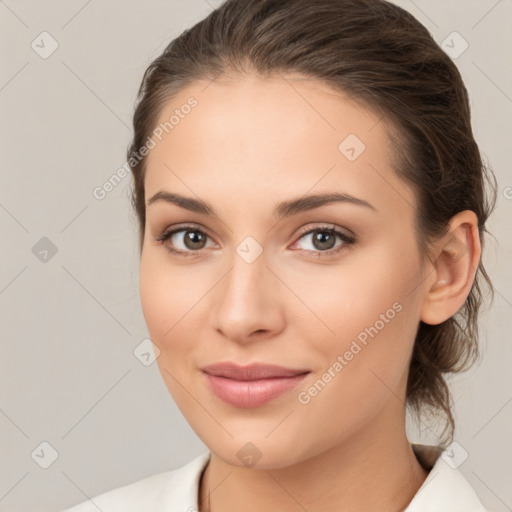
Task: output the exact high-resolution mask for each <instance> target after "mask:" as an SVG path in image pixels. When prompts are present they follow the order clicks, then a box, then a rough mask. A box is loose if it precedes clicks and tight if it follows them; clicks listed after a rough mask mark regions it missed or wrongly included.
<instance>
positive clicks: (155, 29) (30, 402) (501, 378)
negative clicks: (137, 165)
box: [0, 0, 512, 512]
mask: <svg viewBox="0 0 512 512" xmlns="http://www.w3.org/2000/svg"><path fill="white" fill-rule="evenodd" d="M218 3H219V2H213V1H212V0H209V1H208V2H207V1H206V0H165V1H157V0H152V1H151V2H142V1H138V2H135V1H126V0H125V1H121V0H116V1H113V0H110V1H108V2H107V1H100V0H92V1H91V0H89V1H85V0H73V1H71V0H67V1H63V0H62V1H56V0H52V1H49V0H46V1H44V2H43V1H35V0H33V1H28V0H25V1H24V0H5V1H3V0H0V37H1V46H0V48H1V49H0V52H1V69H0V108H1V120H2V122H1V136H0V151H1V155H2V160H1V167H2V171H1V182H0V230H1V242H0V243H1V265H0V311H1V323H0V326H1V327H0V328H1V332H0V343H1V344H2V345H1V358H0V379H1V380H0V450H1V454H0V455H1V457H0V461H1V462H0V509H2V510H11V511H20V512H21V511H36V510H37V511H39V512H45V511H56V510H60V509H62V508H64V507H67V506H70V505H71V504H73V503H77V502H80V501H83V500H85V499H86V498H87V497H91V496H94V495H96V494H98V493H100V492H103V491H105V490H107V489H111V488H114V487H117V486H120V485H123V484H126V483H129V482H132V481H135V480H137V479H140V478H143V477H145V476H148V475H150V474H154V473H157V472H160V471H165V470H169V469H173V468H176V467H179V466H181V465H183V464H184V463H185V462H187V461H189V460H190V459H191V458H193V457H195V456H196V455H198V454H200V453H201V452H203V451H205V450H206V447H205V446H204V445H203V444H202V442H201V441H200V440H198V439H197V437H196V436H195V434H194V433H193V431H192V430H191V428H190V427H189V426H188V424H187V423H186V421H185V420H184V418H183V417H182V416H181V413H180V412H179V410H178V409H177V407H176V406H175V404H174V402H173V400H172V398H171V397H170V395H169V394H168V392H167V389H166V388H165V386H164V384H163V381H162V379H161V377H160V374H159V372H158V369H157V367H156V363H154V364H153V365H150V366H145V365H144V364H142V363H141V362H140V361H139V360H138V359H137V358H136V357H135V356H134V353H133V351H134V349H135V348H136V347H137V346H138V345H139V344H140V343H141V342H142V340H143V339H144V338H146V337H147V336H148V334H147V331H146V326H145V323H144V319H143V316H142V312H141V307H140V302H139V297H138V253H137V233H136V224H135V217H134V215H133V214H132V212H131V209H130V204H129V200H128V193H129V187H130V179H131V178H130V177H127V178H125V179H124V180H123V181H122V182H121V183H120V184H119V185H118V186H117V187H116V188H115V189H114V190H113V191H111V192H110V193H109V194H107V197H105V199H103V200H98V199H96V198H95V197H94V196H93V193H92V192H93V190H94V188H95V187H98V186H101V185H102V184H103V183H104V182H105V181H106V180H108V178H109V177H110V176H111V175H112V174H113V173H115V172H116V170H117V169H119V167H121V166H122V165H123V164H124V163H125V149H126V146H127V144H128V142H129V139H130V135H131V132H130V126H131V115H132V112H133V105H134V101H135V94H136V91H137V88H138V86H139V83H140V79H141V77H142V73H143V71H144V70H145V69H146V67H147V65H148V64H149V62H150V60H151V59H153V58H154V57H156V56H157V55H158V54H159V52H160V51H161V50H163V48H164V47H165V46H166V45H167V43H168V42H169V41H170V40H171V39H172V38H173V37H175V36H177V35H178V34H179V33H180V32H181V31H182V30H184V29H185V28H187V27H189V26H191V25H193V24H194V23H195V22H197V21H199V20H200V19H201V18H203V17H204V16H205V15H206V14H207V13H208V12H209V11H210V10H211V9H212V8H213V7H215V6H216V5H218ZM397 3H398V4H399V5H401V6H403V7H404V8H406V9H408V10H409V11H410V12H411V13H412V14H413V15H414V16H416V17H417V18H418V19H419V20H420V21H421V22H422V23H423V24H425V25H426V27H427V28H428V29H429V31H430V32H431V33H432V34H433V36H434V38H435V39H436V41H437V42H438V43H440V44H441V43H442V41H443V40H445V38H446V37H447V36H448V35H449V34H451V33H452V32H453V31H457V32H458V33H459V34H460V35H461V36H462V37H463V38H464V39H465V40H466V41H467V42H468V43H469V47H468V49H467V50H466V51H465V52H464V53H462V54H461V55H460V56H458V57H457V58H455V59H454V60H455V62H456V64H457V66H458V67H459V69H460V71H461V73H462V75H463V77H464V80H465V82H466V85H467V87H468V89H469V92H470V96H471V106H472V112H473V126H474V131H475V136H476V139H477V141H478V142H479V145H480V147H481V150H482V152H483V154H484V156H485V158H486V160H487V161H488V163H489V164H490V165H491V166H492V167H493V169H494V171H495V173H496V175H497V178H498V182H499V195H498V205H497V209H496V211H495V213H494V215H493V216H492V219H491V222H490V224H489V229H490V230H491V231H492V233H493V234H494V236H495V237H496V239H497V241H494V240H492V239H490V240H489V241H488V243H487V248H486V251H487V252H486V254H485V256H484V262H485V263H486V265H487V268H488V271H489V272H490V275H491V277H492V278H493V280H494V283H495V286H496V290H497V291H496V300H495V302H494V304H493V306H492V307H491V308H490V310H489V311H487V312H484V314H483V316H482V317H481V329H482V348H483V356H484V357H483V362H482V363H481V364H480V365H479V366H476V367H475V368H474V369H473V370H471V371H470V372H469V373H466V374H464V375H462V376H460V377H457V378H455V379H454V380H453V391H454V397H455V401H456V419H457V422H458V427H457V430H456V435H455V440H456V441H457V442H458V443H459V444H460V445H461V446H462V447H463V448H464V449H465V450H466V451H467V452H468V454H469V457H468V459H467V460H466V461H465V462H464V463H463V464H462V465H461V466H460V469H461V471H462V472H463V473H464V475H465V476H466V477H467V478H468V480H469V481H470V483H471V484H472V485H473V486H474V487H475V489H476V490H477V492H478V493H479V495H480V496H481V498H482V501H483V502H484V503H485V504H486V505H487V506H488V507H490V508H492V509H493V510H496V511H505V510H512V488H511V486H510V481H511V476H512V470H511V467H512V441H511V439H512V436H511V435H510V432H511V422H512V403H511V402H512V386H511V376H510V375H511V372H510V362H511V359H512V358H511V355H512V344H511V343H510V337H509V332H510V327H511V326H512V323H511V318H512V286H511V284H512V279H511V271H510V262H511V255H512V233H511V224H510V218H511V213H512V173H511V168H510V159H509V151H508V150H509V149H510V140H511V134H512V126H511V125H512V123H511V112H512V99H511V98H512V76H511V66H510V51H511V47H512V45H511V43H512V36H511V32H510V30H509V27H510V22H511V19H512V1H510V0H501V1H496V0H479V1H476V0H474V1H462V0H459V1H446V0H443V1H441V0H437V1H431V0H430V1H426V0H416V1H414V2H413V1H411V0H403V1H400V2H397ZM43 31H47V32H48V33H49V34H51V37H52V38H53V39H54V40H56V41H57V43H58V48H57V49H56V50H55V52H54V53H53V54H51V55H50V56H49V57H47V58H42V56H41V55H40V53H37V52H36V51H35V50H34V49H33V48H32V47H31V44H32V42H33V41H35V43H34V44H38V45H39V47H37V46H36V48H38V51H39V52H43V51H48V50H49V49H50V48H51V46H50V45H51V40H50V39H49V38H48V36H40V34H41V32H43ZM41 37H45V38H46V39H45V40H44V43H41ZM459 42H460V41H459ZM43 44H44V48H42V47H43ZM457 44H459V43H456V45H455V48H456V49H457ZM507 220H508V222H506V221H507ZM43 237H46V238H47V239H49V241H51V244H52V245H50V242H49V241H48V240H46V239H44V240H42V241H41V239H42V238H43ZM34 247H35V248H34ZM52 247H54V248H55V249H56V250H57V252H56V253H55V254H53V253H52ZM55 249H54V250H55ZM44 250H48V253H45V252H44ZM41 258H43V261H42V260H41ZM45 258H46V260H44V259H45ZM411 437H412V438H415V439H416V440H419V441H425V442H429V439H428V436H427V432H416V431H413V432H412V433H411ZM44 441H46V442H47V443H49V444H50V445H51V446H52V447H53V449H54V450H55V451H56V452H57V454H58V458H57V459H56V460H55V462H53V464H51V465H50V466H49V467H48V468H47V469H43V468H42V467H41V464H43V465H44V464H45V463H48V462H50V458H49V457H51V453H52V452H51V449H49V448H48V447H45V445H43V447H41V446H40V444H41V443H42V442H44ZM41 450H42V451H41ZM31 454H32V455H31ZM38 454H39V455H38Z"/></svg>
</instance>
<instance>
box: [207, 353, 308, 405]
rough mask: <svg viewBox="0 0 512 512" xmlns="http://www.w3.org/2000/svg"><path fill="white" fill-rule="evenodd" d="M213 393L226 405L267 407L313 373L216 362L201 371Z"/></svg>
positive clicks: (260, 365)
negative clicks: (266, 405) (267, 404)
mask: <svg viewBox="0 0 512 512" xmlns="http://www.w3.org/2000/svg"><path fill="white" fill-rule="evenodd" d="M201 370H202V371H203V374H204V375H205V377H206V380H207V382H208V385H209V388H210V390H211V391H212V392H213V394H215V395H216V396H217V397H218V398H219V399H221V400H222V401H223V402H225V403H227V404H229V405H232V406H234V407H240V408H253V407H259V406H261V405H264V404H266V403H268V402H270V401H271V400H274V399H275V398H277V397H278V396H280V395H282V394H283V393H286V392H287V391H290V390H291V389H293V388H295V387H296V386H298V385H299V383H300V382H301V381H302V380H303V379H304V378H305V377H306V375H308V374H309V373H310V371H309V370H305V369H292V368H284V367H282V366H276V365H270V364H261V363H253V364H251V365H248V366H239V365H236V364H234V363H230V362H227V363H217V364H213V365H209V366H206V367H204V368H202V369H201Z"/></svg>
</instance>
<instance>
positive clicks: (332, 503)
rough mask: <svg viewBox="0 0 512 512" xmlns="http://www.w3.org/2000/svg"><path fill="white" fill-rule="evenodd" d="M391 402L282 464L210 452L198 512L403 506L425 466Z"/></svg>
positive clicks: (347, 511) (396, 509) (386, 510)
mask: <svg viewBox="0 0 512 512" xmlns="http://www.w3.org/2000/svg"><path fill="white" fill-rule="evenodd" d="M392 405H394V410H391V409H392V408H393V407H386V408H384V410H383V411H382V412H381V414H380V415H379V417H377V418H375V420H374V421H372V422H371V424H370V425H369V426H367V427H366V428H365V429H360V430H358V431H357V432H356V433H355V434H353V435H351V436H349V438H348V439H344V440H343V441H342V442H340V443H338V444H336V445H334V446H331V447H330V448H329V450H327V451H324V452H322V453H319V454H317V455H315V456H313V457H310V458H307V459H306V460H301V461H300V462H298V463H295V464H293V465H291V466H287V467H284V468H278V469H268V470H267V469H257V468H256V467H254V468H251V469H249V468H241V467H236V466H232V465H230V464H227V463H225V462H224V461H223V460H222V459H221V458H220V457H218V456H216V455H215V454H214V453H212V454H211V459H210V462H209V464H208V466H207V468H206V469H205V471H204V473H203V476H202V478H201V482H200V488H199V496H198V497H199V510H200V512H219V511H222V512H235V511H237V512H238V511H239V510H240V509H241V508H244V509H245V510H248V511H252V510H254V511H259V510H271V509H276V508H277V509H279V510H280V511H283V512H297V511H299V510H307V511H308V512H320V511H322V512H324V511H325V510H340V511H343V512H356V511H358V512H359V511H360V510H379V512H400V511H402V510H404V509H405V508H406V507H407V505H408V504H409V503H410V501H411V500H412V498H413V497H414V495H415V494H416V492H417V491H418V489H419V488H420V486H421V485H422V483H423V482H424V481H425V478H426V477H427V475H428V472H427V471H425V469H424V468H423V467H422V466H421V464H420V463H419V462H418V460H417V459H416V456H415V455H414V452H413V451H412V447H411V444H410V443H409V441H408V440H407V437H406V434H405V411H404V410H403V411H402V414H399V415H397V410H396V407H397V404H396V403H395V404H392ZM400 405H401V404H400ZM397 418H398V419H399V420H400V421H398V422H397ZM248 504H250V505H248ZM242 505H243V506H242Z"/></svg>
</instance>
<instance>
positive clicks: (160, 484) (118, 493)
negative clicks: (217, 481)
mask: <svg viewBox="0 0 512 512" xmlns="http://www.w3.org/2000/svg"><path fill="white" fill-rule="evenodd" d="M209 459H210V453H209V452H208V453H203V454H201V455H200V456H198V457H196V458H195V459H193V460H191V461H190V462H188V463H187V464H185V465H184V466H182V467H180V468H177V469H173V470H171V471H165V472H162V473H157V474H155V475H151V476H148V477H145V478H142V479H141V480H137V481H136V482H132V483H130V484H127V485H123V486H121V487H116V488H115V489H111V490H109V491H106V492H103V493H101V494H98V495H97V496H94V497H93V498H90V499H88V500H86V501H83V502H81V503H79V504H78V505H74V506H72V507H70V508H67V509H65V510H63V511H62V512H98V510H101V511H102V512H114V511H115V512H119V511H120V510H122V511H123V512H142V511H148V510H167V507H171V506H173V505H174V506H176V505H179V506H180V510H183V512H186V511H187V509H188V508H189V507H196V505H197V492H198V486H199V479H200V476H201V473H202V471H203V469H204V468H205V467H206V464H207V463H208V461H209ZM168 509H169V510H174V509H171V508H168Z"/></svg>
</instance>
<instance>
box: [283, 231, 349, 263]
mask: <svg viewBox="0 0 512 512" xmlns="http://www.w3.org/2000/svg"><path fill="white" fill-rule="evenodd" d="M306 229H307V228H306ZM337 239H338V240H340V241H341V242H340V243H338V244H337V245H336V241H337ZM300 240H306V243H304V244H303V248H302V249H301V250H302V251H305V252H307V253H310V254H308V256H313V257H324V256H332V255H333V254H337V253H338V252H340V251H342V250H345V249H347V248H348V246H350V245H352V244H354V243H355V242H356V238H355V237H354V236H351V235H348V234H346V233H344V232H343V231H341V230H339V229H337V228H336V227H335V226H319V227H316V228H314V229H309V230H308V231H306V232H303V233H302V235H301V237H300V238H299V241H300ZM299 241H297V242H295V243H294V244H293V245H294V246H295V245H297V244H298V243H299Z"/></svg>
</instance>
